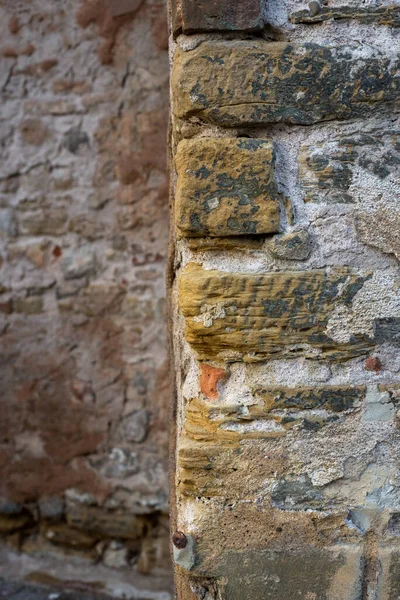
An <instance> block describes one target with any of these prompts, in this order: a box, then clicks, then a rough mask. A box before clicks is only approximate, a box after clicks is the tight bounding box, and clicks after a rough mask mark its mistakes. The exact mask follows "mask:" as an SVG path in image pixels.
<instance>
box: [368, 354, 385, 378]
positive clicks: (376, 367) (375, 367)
mask: <svg viewBox="0 0 400 600" xmlns="http://www.w3.org/2000/svg"><path fill="white" fill-rule="evenodd" d="M365 369H366V370H367V371H375V373H376V374H378V373H380V371H381V370H382V363H381V361H380V360H379V358H377V357H376V356H369V357H368V358H367V360H366V361H365Z"/></svg>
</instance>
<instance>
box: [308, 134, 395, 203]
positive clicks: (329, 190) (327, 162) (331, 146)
mask: <svg viewBox="0 0 400 600" xmlns="http://www.w3.org/2000/svg"><path fill="white" fill-rule="evenodd" d="M299 164H300V185H301V189H302V191H303V193H304V200H305V201H306V202H330V203H331V202H332V203H333V202H341V203H351V202H356V201H357V200H358V193H359V190H358V189H357V188H356V189H354V183H355V181H356V178H357V175H358V173H360V171H361V172H365V174H366V176H368V177H369V178H370V179H371V183H370V186H371V187H372V185H373V184H375V187H376V193H377V194H378V193H379V192H380V191H381V190H380V189H379V185H381V184H382V183H384V182H385V181H387V180H388V179H390V178H393V180H394V181H400V131H399V130H398V129H397V128H395V129H391V130H383V131H382V129H376V130H373V131H371V132H368V133H366V132H365V131H360V132H359V133H355V134H351V135H342V136H338V137H336V138H334V139H327V140H326V141H324V142H320V143H317V144H311V145H310V144H303V145H302V146H301V148H300V155H299ZM360 193H361V194H362V188H361V190H360Z"/></svg>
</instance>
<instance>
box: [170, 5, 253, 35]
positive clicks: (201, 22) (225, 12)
mask: <svg viewBox="0 0 400 600" xmlns="http://www.w3.org/2000/svg"><path fill="white" fill-rule="evenodd" d="M262 4H263V3H262V2H261V1H260V0H239V1H238V0H236V1H235V2H232V0H194V1H193V0H172V8H173V10H172V12H173V28H174V31H175V32H177V31H179V30H182V31H183V33H194V32H196V31H216V30H219V31H249V30H250V31H255V30H259V29H261V28H262V26H263V15H262Z"/></svg>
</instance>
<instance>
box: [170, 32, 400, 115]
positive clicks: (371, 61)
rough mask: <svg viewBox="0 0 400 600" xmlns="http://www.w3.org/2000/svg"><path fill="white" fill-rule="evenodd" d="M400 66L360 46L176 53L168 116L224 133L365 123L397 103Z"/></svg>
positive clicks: (233, 44) (276, 45)
mask: <svg viewBox="0 0 400 600" xmlns="http://www.w3.org/2000/svg"><path fill="white" fill-rule="evenodd" d="M399 64H400V62H399V59H398V56H397V57H393V56H385V55H384V54H383V53H382V52H381V51H380V50H379V49H377V48H376V49H374V48H373V47H371V46H363V45H360V44H357V46H353V45H347V46H330V45H326V46H323V45H318V44H314V43H306V44H291V43H287V42H272V43H268V42H265V41H229V42H225V41H215V42H203V43H202V44H200V45H199V46H198V47H197V48H195V49H194V50H191V51H189V52H187V51H182V50H178V51H177V52H176V55H175V60H174V66H173V73H172V85H173V94H174V97H173V101H174V112H175V115H176V116H177V117H190V116H194V115H196V116H199V117H200V118H201V119H203V120H204V121H208V122H211V123H216V124H218V125H223V126H227V127H235V126H240V125H258V126H259V125H264V124H266V123H277V122H281V121H283V122H287V123H297V124H302V125H310V124H313V123H317V122H319V121H329V120H332V119H341V120H343V119H350V118H356V117H358V118H360V117H361V118H363V117H367V116H368V115H371V114H374V113H376V112H377V111H378V110H379V109H381V108H382V106H383V105H384V104H385V103H388V102H394V101H396V100H398V98H399V89H400V81H399V78H398V69H399Z"/></svg>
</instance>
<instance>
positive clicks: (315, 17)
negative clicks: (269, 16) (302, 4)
mask: <svg viewBox="0 0 400 600" xmlns="http://www.w3.org/2000/svg"><path fill="white" fill-rule="evenodd" d="M330 19H334V20H347V19H354V20H356V21H359V22H360V23H364V24H375V23H376V24H378V25H388V26H389V27H400V7H399V6H398V5H397V4H392V5H388V6H374V5H371V6H365V7H364V6H351V5H348V6H346V5H344V6H320V7H319V10H317V11H315V12H314V11H312V10H311V9H310V10H299V11H297V12H294V13H292V14H291V15H290V20H291V22H292V23H309V24H312V23H322V22H324V21H329V20H330Z"/></svg>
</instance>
